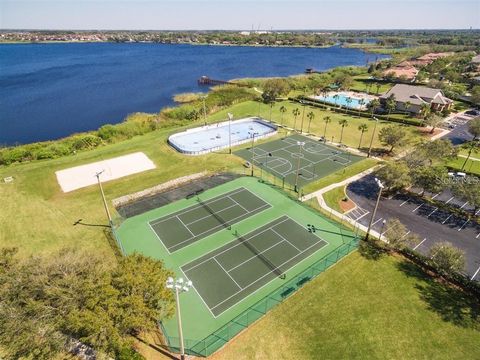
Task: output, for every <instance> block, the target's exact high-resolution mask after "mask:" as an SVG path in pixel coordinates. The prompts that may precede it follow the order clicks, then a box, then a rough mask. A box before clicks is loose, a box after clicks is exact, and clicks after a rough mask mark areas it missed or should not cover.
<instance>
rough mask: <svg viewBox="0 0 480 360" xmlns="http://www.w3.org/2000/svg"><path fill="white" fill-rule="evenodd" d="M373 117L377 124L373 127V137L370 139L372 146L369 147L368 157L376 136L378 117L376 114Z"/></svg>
mask: <svg viewBox="0 0 480 360" xmlns="http://www.w3.org/2000/svg"><path fill="white" fill-rule="evenodd" d="M373 119H374V120H375V126H374V127H373V132H372V138H371V139H370V146H369V147H368V154H367V157H370V153H371V152H372V145H373V138H374V136H375V130H376V129H377V124H378V119H377V118H376V117H375V116H374V117H373Z"/></svg>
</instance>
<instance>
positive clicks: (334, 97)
mask: <svg viewBox="0 0 480 360" xmlns="http://www.w3.org/2000/svg"><path fill="white" fill-rule="evenodd" d="M339 97H340V96H339V95H338V94H335V95H333V99H334V100H335V105H336V106H337V101H338V98H339ZM340 107H342V106H341V105H340Z"/></svg>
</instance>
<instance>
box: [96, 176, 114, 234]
mask: <svg viewBox="0 0 480 360" xmlns="http://www.w3.org/2000/svg"><path fill="white" fill-rule="evenodd" d="M104 172H105V170H102V171H99V172H97V173H96V174H95V176H96V178H97V182H98V186H99V187H100V194H101V195H102V200H103V206H104V207H105V212H106V213H107V217H108V224H109V225H110V227H112V225H113V223H112V217H111V216H110V211H109V210H108V206H107V200H105V193H104V192H103V187H102V182H101V181H100V175H102V174H103V173H104Z"/></svg>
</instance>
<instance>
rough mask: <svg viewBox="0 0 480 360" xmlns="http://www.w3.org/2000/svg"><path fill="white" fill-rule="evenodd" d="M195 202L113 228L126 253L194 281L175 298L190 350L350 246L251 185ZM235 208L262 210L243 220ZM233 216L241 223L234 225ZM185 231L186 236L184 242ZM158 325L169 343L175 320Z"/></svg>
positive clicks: (273, 193)
mask: <svg viewBox="0 0 480 360" xmlns="http://www.w3.org/2000/svg"><path fill="white" fill-rule="evenodd" d="M239 189H240V190H239ZM242 189H246V190H242ZM239 191H240V192H239ZM199 197H200V200H201V202H198V201H197V199H196V198H195V197H193V198H190V199H184V200H179V201H177V202H174V203H171V204H169V205H166V206H164V207H161V208H158V209H154V210H151V211H149V212H146V213H144V214H141V215H137V216H135V217H132V218H129V219H127V220H125V222H124V223H123V224H122V225H121V226H120V227H119V228H118V229H117V236H118V238H119V240H120V242H121V243H122V245H123V248H124V249H125V251H126V252H127V253H132V252H140V253H143V254H146V255H149V256H152V257H154V258H157V259H162V260H163V261H164V262H165V264H166V265H167V267H168V268H170V269H173V270H174V271H175V272H176V274H177V276H187V277H188V278H189V279H190V280H192V281H193V282H194V286H195V290H196V291H191V292H189V293H185V294H182V313H183V316H184V334H185V338H186V339H190V340H189V341H188V343H189V344H190V345H192V344H194V343H195V341H192V340H203V339H204V338H207V337H208V336H209V335H211V334H212V333H214V332H215V331H216V330H218V329H219V328H221V327H222V326H224V325H225V324H227V323H228V322H229V321H231V320H232V319H234V318H235V317H236V316H238V315H239V314H241V313H242V312H244V311H245V310H247V309H249V307H251V306H252V305H254V304H256V303H257V302H259V301H260V300H262V299H263V298H264V297H265V296H266V295H268V294H270V293H271V292H272V291H275V290H276V289H278V288H279V287H282V286H284V287H285V286H286V285H285V284H286V283H288V281H289V280H290V279H292V281H293V279H294V278H295V277H296V276H297V275H298V274H299V273H301V272H302V271H304V270H305V269H306V268H308V267H309V266H311V265H312V264H314V263H316V262H317V261H319V260H321V259H322V258H324V257H325V256H326V255H328V254H331V253H332V252H333V251H336V250H337V249H338V248H341V247H343V246H344V244H345V243H348V242H351V241H352V240H353V239H354V234H353V233H352V232H351V231H350V230H347V229H346V228H343V227H342V226H340V225H339V224H336V223H333V222H331V221H329V220H327V219H325V218H323V217H322V216H320V215H318V213H315V212H313V211H312V210H309V209H308V208H306V207H304V206H302V205H299V204H298V203H296V202H294V201H293V200H291V199H290V198H288V197H287V196H285V195H284V194H283V193H282V192H281V191H280V190H278V189H274V188H272V187H270V186H269V185H266V184H264V183H261V182H259V181H258V180H257V179H255V178H251V177H243V178H240V179H237V180H234V181H231V182H228V183H226V184H223V185H220V186H218V187H216V188H213V189H210V190H207V191H206V192H204V193H202V194H201V195H200V196H199ZM232 201H233V202H234V203H233V205H232ZM238 201H239V202H240V205H238V206H237V205H236V204H238V203H237V202H238ZM207 204H209V205H207ZM267 204H268V207H265V205H267ZM205 208H207V209H208V211H207V210H205ZM215 208H216V210H215ZM235 209H237V210H235ZM241 209H248V211H249V212H250V213H251V214H254V212H255V209H261V211H260V212H258V213H255V215H254V216H253V215H251V216H246V217H245V212H241ZM227 211H228V212H227ZM209 212H212V213H214V215H211V214H210V215H209ZM197 213H198V214H197ZM250 213H247V215H250ZM242 214H243V215H242ZM197 215H198V216H197ZM239 215H240V216H242V218H241V221H240V222H237V221H233V219H237V218H238V216H239ZM219 217H223V221H221V222H219V221H220V220H218V218H219ZM223 222H227V224H228V225H230V226H231V228H230V227H229V226H228V225H226V224H225V223H223ZM149 223H150V225H149ZM222 223H223V226H222ZM308 224H314V225H315V227H316V228H317V231H316V233H315V234H313V233H311V232H308V231H307V225H308ZM157 226H158V227H157ZM185 229H187V230H188V231H189V232H190V235H188V234H186V235H185V237H183V234H184V233H185ZM205 229H207V231H208V232H207V233H205ZM292 231H293V232H292ZM172 234H177V235H178V236H176V237H173V238H172V237H171V235H172ZM200 234H204V236H203V237H199V235H200ZM172 239H173V240H172ZM172 241H174V242H172ZM175 241H176V243H175ZM245 244H248V245H249V246H247V245H245ZM178 245H181V246H178ZM252 246H253V248H254V250H255V251H254V250H252V249H251V247H252ZM227 255H228V256H227ZM249 259H250V260H249ZM272 266H273V269H272ZM277 271H280V272H281V274H286V279H285V280H284V279H282V278H281V277H279V276H277V275H278V274H277ZM287 290H288V287H287V288H285V290H283V291H287ZM285 296H286V295H285ZM163 325H164V328H165V330H166V332H167V334H168V336H169V337H176V336H177V326H176V320H175V319H170V320H168V321H166V322H165V323H164V324H163ZM230 335H231V336H233V334H230ZM210 341H211V340H209V341H207V344H208V343H209V342H210ZM211 346H212V348H214V347H215V345H214V344H211ZM207 353H208V352H207Z"/></svg>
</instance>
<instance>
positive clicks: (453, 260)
mask: <svg viewBox="0 0 480 360" xmlns="http://www.w3.org/2000/svg"><path fill="white" fill-rule="evenodd" d="M429 255H430V258H431V259H432V262H433V263H434V264H435V265H436V266H437V268H438V269H439V270H440V271H442V272H445V273H447V274H451V273H458V272H462V271H464V270H465V254H464V252H463V251H462V250H460V249H458V248H456V247H454V246H453V245H452V244H450V243H449V242H441V243H437V244H435V245H433V246H432V247H431V248H430V250H429Z"/></svg>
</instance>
